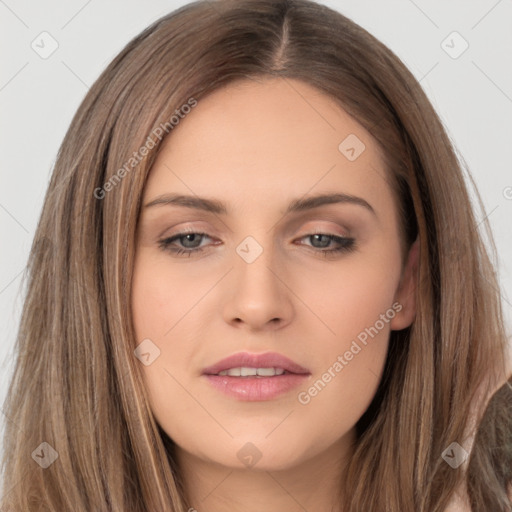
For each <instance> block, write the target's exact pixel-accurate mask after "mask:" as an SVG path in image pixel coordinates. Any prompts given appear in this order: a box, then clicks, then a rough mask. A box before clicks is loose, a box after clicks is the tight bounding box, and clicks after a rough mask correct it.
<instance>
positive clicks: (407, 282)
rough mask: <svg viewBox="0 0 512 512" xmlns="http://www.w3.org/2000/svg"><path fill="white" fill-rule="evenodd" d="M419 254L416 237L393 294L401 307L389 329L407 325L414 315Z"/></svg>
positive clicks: (402, 327)
mask: <svg viewBox="0 0 512 512" xmlns="http://www.w3.org/2000/svg"><path fill="white" fill-rule="evenodd" d="M419 255H420V241H419V239H418V238H417V239H416V240H415V241H414V243H413V244H412V245H411V248H410V249H409V253H408V255H407V261H406V263H405V266H404V269H403V272H402V278H401V280H400V284H399V286H398V289H397V291H396V294H395V301H396V302H398V303H399V304H400V305H401V306H402V309H401V310H400V311H399V312H398V313H397V314H396V315H395V317H394V318H393V319H392V320H391V323H390V326H391V330H394V331H399V330H401V329H405V328H406V327H409V326H410V325H411V324H412V322H413V320H414V317H415V315H416V289H417V286H418V267H419Z"/></svg>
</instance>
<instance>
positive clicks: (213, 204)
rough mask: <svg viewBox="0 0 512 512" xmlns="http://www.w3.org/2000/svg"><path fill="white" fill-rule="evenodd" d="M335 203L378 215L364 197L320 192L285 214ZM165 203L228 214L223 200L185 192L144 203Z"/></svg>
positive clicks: (154, 204)
mask: <svg viewBox="0 0 512 512" xmlns="http://www.w3.org/2000/svg"><path fill="white" fill-rule="evenodd" d="M335 203H345V204H355V205H358V206H362V207H363V208H366V209H367V210H368V211H370V212H371V213H373V215H375V216H377V214H376V213H375V210H374V209H373V207H372V206H371V205H370V204H369V203H368V202H367V201H365V200H364V199H363V198H362V197H357V196H353V195H349V194H343V193H333V194H319V195H315V196H309V197H306V198H300V199H295V200H293V201H292V202H290V204H289V205H288V208H287V209H286V212H285V215H286V214H288V213H294V212H302V211H305V210H312V209H313V208H318V207H319V206H323V205H327V204H335ZM165 205H175V206H183V207H185V208H194V209H197V210H203V211H206V212H210V213H215V214H219V215H227V214H228V208H227V207H226V205H225V204H224V203H223V202H222V201H219V200H217V199H211V198H206V197H199V196H190V195H183V194H164V195H161V196H158V197H157V198H155V199H154V200H153V201H150V202H149V203H147V204H146V205H144V208H149V207H151V206H165Z"/></svg>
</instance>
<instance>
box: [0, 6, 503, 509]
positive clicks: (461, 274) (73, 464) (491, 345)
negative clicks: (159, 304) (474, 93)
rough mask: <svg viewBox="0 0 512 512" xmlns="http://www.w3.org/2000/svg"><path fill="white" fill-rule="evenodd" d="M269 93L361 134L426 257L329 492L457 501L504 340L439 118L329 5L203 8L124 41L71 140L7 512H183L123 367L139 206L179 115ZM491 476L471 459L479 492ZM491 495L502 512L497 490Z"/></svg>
mask: <svg viewBox="0 0 512 512" xmlns="http://www.w3.org/2000/svg"><path fill="white" fill-rule="evenodd" d="M264 76H272V77H276V78H280V79H282V80H287V79H288V78H294V79H298V80H302V81H304V82H307V83H308V84H310V85H313V86H315V87H317V88H318V89H319V90H320V91H322V92H324V93H325V94H327V95H329V96H331V97H332V98H334V99H335V100H336V101H338V102H339V104H340V105H341V106H342V107H343V108H344V109H345V110H346V111H347V112H348V113H349V114H350V115H352V116H353V117H354V118H355V119H356V120H357V121H358V122H359V123H361V125H362V126H363V127H364V128H366V129H367V130H368V131H369V132H370V133H371V134H372V136H373V137H374V138H375V140H376V141H377V142H378V143H379V145H380V147H381V149H382V153H383V155H384V158H385V162H386V165H387V169H388V174H389V181H390V183H391V184H392V186H393V188H394V190H395V192H396V197H397V207H398V208H399V212H400V215H401V219H402V234H403V243H404V248H405V249H407V248H408V247H409V246H410V245H411V243H412V242H413V241H414V240H415V239H416V238H419V241H420V247H421V251H420V263H419V284H418V288H417V292H416V293H417V314H416V318H415V320H414V322H413V324H412V326H411V327H410V328H407V329H404V330H402V331H394V332H392V333H391V335H390V336H391V337H390V348H389V354H388V358H387V361H386V368H385V372H384V376H383V379H382V381H381V384H380V387H379V390H378V392H377V394H376V396H375V399H374V401H373V403H372V404H371V406H370V408H369V409H368V411H367V412H366V413H365V415H364V416H363V417H362V418H361V419H360V421H359V422H358V425H357V433H358V436H357V445H356V447H355V454H354V456H353V458H352V459H351V461H350V463H349V466H348V468H347V473H346V479H345V480H344V482H340V500H342V501H341V502H340V507H341V508H342V510H343V511H344V512H355V511H357V512H360V511H361V510H365V511H367V512H377V511H378V512H382V511H383V510H386V511H415V512H438V511H439V512H441V511H442V510H444V508H445V507H446V505H447V503H448V501H449V499H450V496H451V495H452V493H453V491H454V490H455V489H456V488H457V487H458V486H459V485H460V484H461V482H462V480H463V478H464V472H463V471H462V470H461V469H460V468H459V469H454V468H452V467H451V466H450V465H449V464H447V463H446V461H445V459H443V457H442V454H443V452H444V451H445V450H446V449H447V447H449V446H450V445H451V443H452V442H458V443H459V444H460V445H461V446H466V448H467V445H465V439H466V436H467V433H468V418H470V417H474V416H475V412H474V411H475V407H476V405H477V406H478V407H476V409H477V411H480V410H483V407H482V406H481V405H479V404H481V403H482V404H483V400H482V399H481V397H487V399H488V397H489V395H490V393H492V392H493V391H494V390H495V389H496V387H497V385H498V384H499V383H500V382H503V380H504V377H503V376H504V375H505V372H506V368H505V353H506V336H505V332H504V321H503V318H502V311H501V304H500V295H499V285H498V281H497V278H496V275H495V271H494V266H493V262H492V261H491V259H490V258H489V255H488V254H489V253H488V250H487V249H486V246H485V244H484V241H483V240H482V237H481V235H480V234H479V231H478V229H477V222H476V220H475V214H474V213H473V211H472V207H471V204H470V200H469V197H468V192H467V190H466V187H465V183H464V177H463V170H464V169H463V166H462V164H461V163H460V162H459V161H458V159H457V157H456V153H455V150H454V148H453V147H452V145H451V142H450V140H449V138H448V136H447V134H446V132H445V129H444V127H443V125H442V123H441V121H440V119H439V117H438V116H437V114H436V113H435V111H434V110H433V108H432V106H431V104H430V102H429V101H428V99H427V97H426V95H425V93H424V92H423V90H422V89H421V87H420V85H419V83H418V82H417V80H416V79H415V78H414V77H413V75H412V74H411V73H410V72H409V71H408V70H407V68H406V67H405V66H404V65H403V63H402V62H401V61H400V60H399V59H398V58H397V57H396V56H395V55H394V54H393V53H392V52H391V51H390V50H389V49H388V48H386V47H385V46H384V45H383V44H382V43H380V42H379V41H378V40H376V39H375V38H374V37H372V36H371V35H370V34H369V33H367V32H366V31H365V30H363V29H362V28H361V27H359V26H358V25H357V24H355V23H354V22H352V21H351V20H349V19H347V18H346V17H344V16H343V15H341V14H339V13H337V12H335V11H332V10H330V9H328V8H327V7H324V6H321V5H318V4H316V3H314V2H311V1H308V0H281V1H278V0H237V1H233V0H219V1H207V0H204V1H199V2H194V3H192V4H189V5H187V6H185V7H182V8H180V9H179V10H177V11H175V12H173V13H171V14H169V15H167V16H165V17H163V18H161V19H159V20H158V21H156V22H155V23H153V24H152V25H151V26H150V27H148V28H147V29H146V30H144V31H143V32H142V33H141V34H140V35H138V36H137V37H135V38H134V39H133V40H132V41H131V42H129V43H128V44H127V46H126V47H125V48H124V49H123V50H122V51H121V53H120V54H119V55H118V56H117V57H116V58H115V59H114V60H113V61H112V63H110V65H109V66H108V67H107V68H106V70H105V71H104V72H103V73H102V74H101V76H100V77H99V78H98V80H97V81H96V82H95V83H94V85H93V86H92V87H91V89H90V90H89V92H88V94H87V95H86V97H85V99H84V100H83V102H82V104H81V106H80V108H79V109H78V111H77V113H76V115H75V117H74V119H73V121H72V123H71V126H70V128H69V130H68V132H67V134H66V136H65V138H64V141H63V142H62V145H61V147H60V150H59V153H58V158H57V160H56V163H55V168H54V172H53V175H52V179H51V183H50V185H49V188H48V191H47V194H46V198H45V202H44V207H43V210H42V214H41V218H40V221H39V225H38V227H37V232H36V235H35V239H34V244H33V246H32V250H31V254H30V258H29V264H28V267H27V268H28V272H27V295H26V300H25V304H24V309H23V312H22V319H21V323H20V329H19V333H18V339H17V345H16V350H17V352H16V357H17V359H16V364H15V369H14V373H13V376H12V382H11V385H10V388H9V390H8V396H7V399H6V401H5V404H4V413H5V415H6V418H7V419H6V427H5V437H4V446H5V448H4V455H3V470H4V483H3V485H4V488H3V496H4V498H3V500H4V501H3V502H2V503H1V504H2V505H4V506H6V507H9V506H10V507H12V509H13V510H16V511H17V510H23V511H27V512H30V511H36V510H51V511H58V512H64V511H73V512H91V511H116V512H121V511H123V512H125V511H127V510H129V511H130V512H143V511H151V512H156V511H162V510H166V511H176V512H185V511H186V510H187V509H188V507H189V506H190V504H187V503H186V497H185V492H184V482H183V481H182V480H181V475H180V471H179V467H178V466H177V464H176V462H175V457H174V452H173V443H172V441H171V440H170V439H168V438H167V437H166V435H165V433H163V432H162V430H161V429H160V428H159V426H158V425H157V424H156V422H155V420H154V418H153V416H152V413H151V409H150V407H149V401H148V396H147V392H146V391H145V388H144V385H143V379H142V371H141V367H140V362H139V361H138V360H137V359H136V357H134V354H133V350H134V347H135V346H136V340H135V336H134V331H133V326H132V318H131V309H130V291H131V288H130V286H131V272H132V268H133V255H134V249H135V233H136V227H137V220H138V215H139V208H140V203H141V196H142V191H143V188H144V184H145V182H146V178H147V175H148V172H149V171H150V169H151V165H152V163H153V162H154V160H155V158H156V156H157V154H158V150H159V148H160V147H161V144H162V140H165V137H172V130H173V129H179V126H174V127H171V126H169V120H170V119H171V118H172V117H173V116H176V110H177V109H180V108H181V107H182V106H183V105H186V104H189V105H190V104H191V103H190V102H191V100H193V101H197V102H198V103H199V104H200V103H201V98H204V97H205V95H207V94H208V93H210V92H212V91H214V90H216V89H219V88H221V87H223V86H224V85H226V84H229V83H230V82H233V81H235V80H239V79H250V78H255V77H264ZM165 123H168V125H165ZM162 126H166V128H168V129H167V130H165V131H166V133H165V136H163V137H161V138H160V137H158V136H156V134H157V133H160V132H159V131H158V127H162ZM149 139H151V143H152V145H151V149H150V150H149V151H146V152H142V151H141V148H143V147H148V146H149ZM143 153H144V154H143ZM132 158H133V159H135V160H131V159H132ZM134 162H135V163H134ZM120 169H124V172H121V171H120ZM482 225H484V226H486V221H483V223H482ZM489 240H490V241H491V242H492V238H489ZM475 404H476V405H475ZM480 415H481V413H477V415H476V417H477V420H478V419H479V417H480ZM42 443H47V444H42ZM48 445H49V446H48ZM50 448H51V449H52V450H54V452H55V453H56V454H58V458H57V459H56V460H55V461H54V462H53V463H51V464H49V465H48V467H45V468H43V467H42V466H41V464H36V461H37V457H38V456H39V458H40V459H41V460H43V459H44V460H45V461H47V462H50V460H51V459H52V458H54V456H55V453H54V452H53V451H52V450H51V449H50ZM52 455H53V457H52ZM462 467H463V466H461V468H462ZM488 469H489V466H488V464H487V465H486V464H485V463H484V462H481V463H479V462H478V460H475V461H474V463H473V466H472V468H471V471H472V474H473V476H476V478H474V479H473V480H474V481H478V477H479V474H480V473H482V472H484V471H487V470H488ZM473 480H472V481H473ZM489 481H491V480H489ZM475 485H476V484H475ZM348 491H349V492H348ZM471 492H472V495H473V496H475V500H478V499H479V498H478V493H476V492H473V491H471ZM490 492H491V493H492V495H494V496H497V497H499V498H500V503H501V502H504V500H503V496H504V494H503V493H504V492H505V491H504V489H503V487H502V486H500V485H498V483H497V481H493V484H492V488H491V489H490ZM474 506H475V507H477V508H475V510H484V509H485V506H484V504H482V503H480V502H476V503H475V505H474ZM478 507H480V508H478ZM503 510H506V509H503Z"/></svg>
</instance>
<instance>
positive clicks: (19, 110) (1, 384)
mask: <svg viewBox="0 0 512 512" xmlns="http://www.w3.org/2000/svg"><path fill="white" fill-rule="evenodd" d="M185 3H187V2H185V1H178V0H175V1H170V0H167V1H164V0H153V1H151V2H143V1H141V0H138V1H137V0H107V1H100V0H88V1H87V0H72V1H70V0H67V1H64V0H47V1H44V2H36V1H35V0H0V51H1V58H2V65H1V67H0V105H1V112H2V114H1V117H0V130H1V136H0V144H1V146H0V151H1V153H0V154H1V160H0V172H1V178H0V179H1V181H0V239H1V252H0V325H1V337H0V411H1V404H2V403H3V401H4V398H5V392H6V388H7V385H8V382H9V379H10V376H11V372H12V370H13V358H12V356H13V349H14V344H15V337H16V332H17V329H18V323H19V318H20V311H21V305H22V300H23V297H24V290H23V287H22V286H21V284H22V276H23V272H24V268H25V265H26V260H27V256H28V251H29V248H30V244H31V242H32V239H33V236H34V232H35V229H36V225H37V222H38V218H39V214H40V211H41V207H42V201H43V197H44V194H45V191H46V187H47V185H48V181H49V178H50V175H51V172H52V167H53V164H54V161H55V157H56V154H57V150H58V147H59V145H60V143H61V141H62V139H63V137H64V134H65V133H66V130H67V129H68V126H69V124H70V122H71V119H72V116H73V114H74V113H75V111H76V109H77V108H78V106H79V104H80V102H81V101H82V99H83V97H84V95H85V94H86V92H87V90H88V89H89V88H90V86H91V85H92V84H93V82H94V81H95V80H96V79H97V77H98V76H99V74H100V73H101V72H102V71H103V69H104V68H105V67H106V66H107V64H108V63H109V62H110V61H111V60H112V59H113V58H114V56H115V55H116V54H117V53H118V52H119V51H120V50H121V49H122V48H123V47H124V45H125V44H126V43H128V41H129V40H130V39H132V38H133V37H134V36H135V35H137V34H138V33H139V32H140V31H142V30H143V29H144V28H145V27H146V26H148V25H149V24H150V23H152V22H153V21H155V20H156V19H158V18H159V17H161V16H163V15H165V14H167V13H169V12H171V11H173V10H174V9H176V8H178V7H181V6H182V5H184V4H185ZM321 3H324V4H326V5H328V6H329V7H332V8H334V9H337V10H339V11H340V12H341V13H343V14H344V15H346V16H348V17H349V18H351V19H353V20H354V21H355V22H357V23H358V24H360V25H361V26H362V27H364V28H365V29H367V30H368V31H369V32H370V33H372V34H373V35H374V36H376V37H377V38H378V39H380V40H381V41H382V42H383V43H384V44H386V45H387V46H388V47H389V48H390V49H391V50H393V51H394V52H395V53H396V54H397V55H398V56H399V57H400V58H401V59H402V60H403V62H404V63H405V64H406V65H407V66H408V68H409V69H410V70H411V71H412V72H413V74H414V75H415V76H416V77H417V79H418V80H420V83H421V84H422V86H423V87H424V89H425V91H426V93H427V95H428V96H429V98H430V100H431V101H432V103H433V105H434V108H435V109H436V110H437V112H438V113H439V115H440V117H441V119H442V121H443V123H444V124H445V126H446V128H447V131H448V133H449V135H450V137H451V139H452V140H453V141H454V143H455V145H456V147H457V149H458V151H459V153H460V155H461V156H462V157H463V158H464V160H465V161H466V162H467V164H468V166H469V169H470V171H471V174H472V175H473V177H474V179H475V181H476V184H477V187H478V190H479V191H480V193H481V195H482V198H483V201H484V205H485V211H484V212H479V213H477V218H478V219H479V222H481V220H483V218H484V217H487V218H488V219H489V221H490V224H491V226H492V229H493V231H494V237H495V240H496V244H497V249H498V258H499V260H498V265H499V266H498V269H499V274H500V279H501V285H502V289H501V293H502V297H503V304H504V313H505V317H506V320H507V323H508V332H509V333H510V332H511V329H510V325H511V318H512V314H511V313H512V312H511V310H512V305H511V303H512V235H511V230H510V225H511V220H512V170H511V163H512V67H511V65H510V62H511V58H510V57H511V56H512V30H511V29H510V27H511V26H512V1H511V0H499V1H498V0H478V1H477V0H450V1H446V0H414V1H413V0H383V1H378V0H328V1H321ZM447 222H449V220H448V219H447ZM6 421H9V419H8V418H6V417H5V415H4V414H3V413H2V412H0V428H3V425H4V423H5V422H6ZM0 450H1V445H0Z"/></svg>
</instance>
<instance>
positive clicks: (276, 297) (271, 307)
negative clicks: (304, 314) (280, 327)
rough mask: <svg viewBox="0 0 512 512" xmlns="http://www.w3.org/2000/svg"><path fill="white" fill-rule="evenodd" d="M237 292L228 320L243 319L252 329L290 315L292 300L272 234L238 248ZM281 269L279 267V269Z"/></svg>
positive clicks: (253, 238)
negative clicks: (288, 293)
mask: <svg viewBox="0 0 512 512" xmlns="http://www.w3.org/2000/svg"><path fill="white" fill-rule="evenodd" d="M235 250H236V253H237V258H236V263H235V268H234V286H235V291H234V293H233V294H232V295H231V297H232V298H231V300H230V303H229V305H228V306H227V309H226V315H227V318H226V320H227V321H233V319H235V318H236V319H237V321H240V320H242V321H243V322H244V323H247V324H250V325H252V327H256V326H262V325H264V324H265V323H267V322H269V321H272V320H275V319H276V318H277V319H281V320H284V319H286V318H288V317H289V316H290V303H289V298H287V297H286V287H285V286H284V285H283V283H282V282H281V280H283V281H285V279H284V276H283V277H281V276H280V275H279V274H280V271H279V270H277V268H279V267H280V265H279V264H276V263H277V253H276V250H275V244H274V243H273V241H272V232H266V233H265V232H264V231H263V230H262V231H261V232H259V233H258V234H255V235H248V236H246V237H245V238H244V239H243V240H242V241H241V242H240V243H239V244H238V246H236V249H235ZM276 267H277V268H276Z"/></svg>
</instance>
